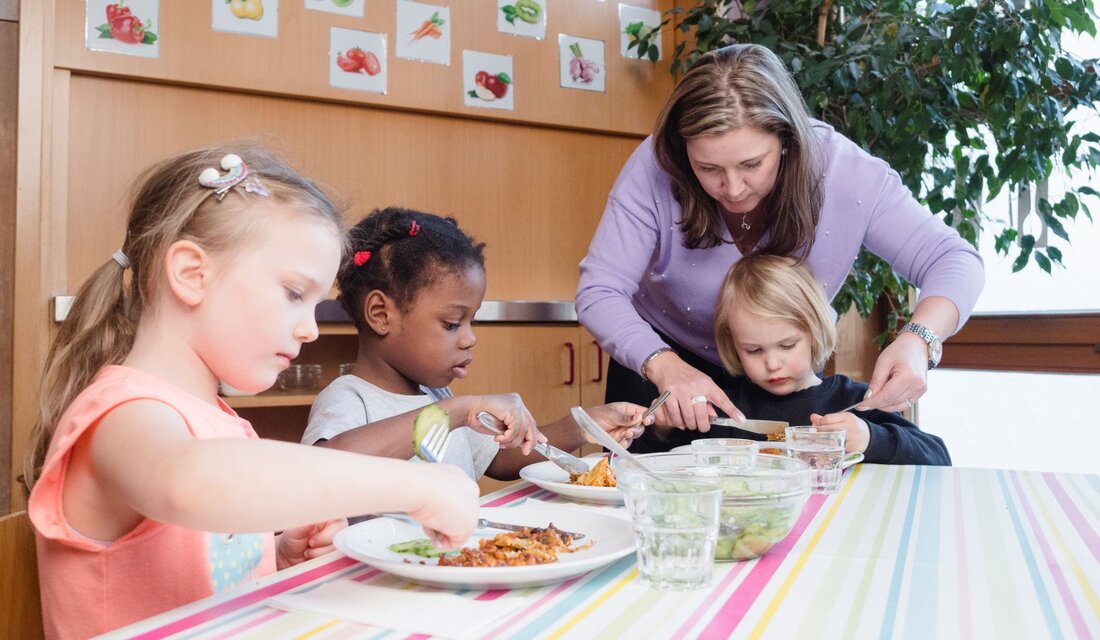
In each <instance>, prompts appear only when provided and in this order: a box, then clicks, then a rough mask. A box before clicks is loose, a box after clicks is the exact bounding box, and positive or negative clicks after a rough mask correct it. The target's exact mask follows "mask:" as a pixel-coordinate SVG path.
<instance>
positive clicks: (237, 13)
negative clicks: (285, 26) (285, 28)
mask: <svg viewBox="0 0 1100 640" xmlns="http://www.w3.org/2000/svg"><path fill="white" fill-rule="evenodd" d="M210 3H211V14H212V17H211V26H212V27H213V28H214V30H215V31H226V32H228V33H243V34H246V35H250V36H264V37H267V38H274V37H276V36H278V35H279V0H210Z"/></svg>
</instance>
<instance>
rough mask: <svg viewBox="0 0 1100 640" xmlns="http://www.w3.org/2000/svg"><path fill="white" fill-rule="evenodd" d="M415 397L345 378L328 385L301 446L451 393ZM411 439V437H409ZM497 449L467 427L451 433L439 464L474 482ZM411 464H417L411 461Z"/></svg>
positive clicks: (425, 389) (435, 391) (440, 391)
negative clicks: (462, 473) (453, 469)
mask: <svg viewBox="0 0 1100 640" xmlns="http://www.w3.org/2000/svg"><path fill="white" fill-rule="evenodd" d="M420 390H421V391H422V392H423V393H422V394H418V395H404V394H400V393H392V392H390V391H386V390H385V389H382V388H379V387H377V386H375V385H373V384H371V383H369V382H367V381H366V380H363V379H362V378H360V377H358V376H353V375H346V376H340V377H339V378H337V379H335V380H333V381H332V383H331V384H329V385H328V386H327V387H325V388H324V389H323V390H322V391H321V393H319V394H318V395H317V399H316V400H315V401H314V402H313V408H312V409H310V411H309V424H308V425H307V426H306V430H305V433H303V434H302V443H303V444H316V443H317V441H318V440H331V439H332V438H335V437H336V436H338V435H340V434H341V433H343V432H345V431H350V430H351V429H355V428H356V427H360V426H363V425H368V428H369V423H371V422H375V421H378V420H384V419H386V418H392V417H393V416H396V415H400V414H402V413H407V412H409V411H414V410H416V409H420V408H421V407H425V406H427V405H429V404H431V403H433V402H436V401H437V400H442V399H444V398H450V397H451V396H452V394H451V390H450V389H448V388H446V387H444V388H442V389H432V388H429V387H420ZM409 437H410V438H411V437H412V434H411V433H410V434H409ZM497 451H499V447H498V445H497V443H496V441H494V440H493V436H490V435H487V434H484V433H478V432H477V431H474V430H473V429H470V428H469V427H459V428H458V429H454V430H452V431H451V439H450V444H449V445H447V451H446V453H445V454H444V456H443V462H446V463H448V464H453V465H455V466H457V467H460V468H461V469H462V470H463V471H465V472H466V474H467V475H469V476H470V477H471V478H472V479H474V480H477V479H478V478H480V477H481V476H482V475H483V474H484V473H485V470H486V469H488V468H489V464H490V463H492V461H493V458H495V457H496V455H497ZM412 460H414V461H421V462H423V461H422V460H420V459H419V458H416V457H413V458H412Z"/></svg>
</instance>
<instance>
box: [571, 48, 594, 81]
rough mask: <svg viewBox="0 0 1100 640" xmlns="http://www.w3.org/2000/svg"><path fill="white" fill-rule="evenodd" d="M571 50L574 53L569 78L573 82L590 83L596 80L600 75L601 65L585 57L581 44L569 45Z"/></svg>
mask: <svg viewBox="0 0 1100 640" xmlns="http://www.w3.org/2000/svg"><path fill="white" fill-rule="evenodd" d="M569 50H570V51H572V52H573V59H572V60H570V61H569V77H570V78H572V79H573V82H584V83H590V82H592V81H593V80H595V79H596V76H598V75H599V74H600V64H599V63H598V62H596V61H595V60H589V59H588V58H586V57H584V53H582V52H581V45H580V43H579V42H574V43H573V44H571V45H569Z"/></svg>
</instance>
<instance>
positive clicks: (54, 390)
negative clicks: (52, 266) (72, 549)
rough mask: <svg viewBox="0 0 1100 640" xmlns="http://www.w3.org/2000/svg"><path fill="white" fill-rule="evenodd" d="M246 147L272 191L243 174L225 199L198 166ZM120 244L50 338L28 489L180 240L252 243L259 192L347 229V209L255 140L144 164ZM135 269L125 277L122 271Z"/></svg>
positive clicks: (130, 335) (128, 342) (214, 247)
mask: <svg viewBox="0 0 1100 640" xmlns="http://www.w3.org/2000/svg"><path fill="white" fill-rule="evenodd" d="M230 153H233V154H236V155H238V156H240V157H241V159H242V160H243V161H244V163H245V164H246V165H247V167H248V173H249V175H250V176H255V177H256V178H258V179H259V180H260V182H261V184H262V185H263V187H265V188H266V190H267V192H269V195H266V196H261V195H259V194H258V193H253V192H249V191H246V190H245V183H243V182H242V183H240V184H239V185H237V186H234V187H233V188H231V189H230V190H229V191H228V193H226V194H225V198H224V199H221V200H219V199H218V198H217V197H216V196H215V192H214V190H213V189H211V188H208V187H204V186H202V185H200V184H199V174H201V173H202V172H203V170H204V169H207V168H209V167H218V166H220V163H221V160H222V158H223V157H225V156H226V155H227V154H230ZM137 184H139V185H140V186H139V187H138V189H137V192H136V194H135V196H134V198H133V203H132V205H131V207H130V215H129V219H128V221H127V225H126V239H125V241H124V242H123V244H122V252H123V253H124V254H125V257H126V261H128V262H129V268H128V269H127V268H125V267H123V266H122V264H121V263H119V262H118V261H116V260H115V259H113V258H109V259H107V261H106V262H104V263H103V265H102V266H100V267H99V268H98V269H96V270H95V271H94V272H93V273H92V275H91V276H90V277H89V278H88V280H87V281H85V282H84V284H83V286H82V287H81V288H80V291H79V292H78V293H77V296H76V302H75V303H74V304H73V306H72V308H71V309H70V311H69V314H68V317H67V318H66V319H65V322H64V323H63V324H62V325H61V328H60V329H59V330H58V332H57V336H56V338H55V339H54V342H53V346H52V347H51V348H50V353H49V356H48V357H47V359H46V366H45V369H44V371H43V374H42V385H41V389H40V401H39V414H38V423H37V424H36V425H35V427H34V431H33V432H32V434H31V436H32V437H31V446H30V449H29V451H28V452H27V456H26V459H25V461H24V468H23V471H24V473H23V482H24V484H25V485H26V488H27V490H28V491H29V490H30V488H31V487H32V486H33V485H34V483H35V481H36V480H37V478H38V475H39V473H40V472H41V465H42V462H43V461H44V459H45V456H46V451H47V449H48V447H49V442H50V438H51V437H52V435H53V432H54V429H55V428H56V427H57V423H58V420H60V418H61V415H62V414H63V413H64V411H65V409H66V408H67V407H68V406H69V404H70V403H72V401H73V400H74V399H75V398H76V396H77V395H78V394H79V393H80V392H81V391H82V390H83V389H84V388H85V387H87V386H88V385H89V384H90V383H91V381H92V379H93V378H94V377H95V375H96V374H97V373H98V372H99V370H100V369H101V368H102V367H104V366H106V365H109V364H118V363H119V362H122V360H123V359H124V358H125V357H126V355H127V354H128V353H129V352H130V349H131V348H132V347H133V342H134V332H135V330H136V328H137V325H138V321H139V319H140V318H141V314H142V312H143V311H144V310H145V308H146V307H147V305H149V304H150V302H151V301H152V300H153V299H154V297H155V293H156V291H157V288H158V285H159V279H160V269H159V266H160V264H161V263H162V262H163V260H164V256H165V254H166V252H167V250H168V248H169V246H171V245H172V244H173V243H174V242H177V241H180V240H190V241H192V242H194V243H195V244H197V245H199V246H200V247H202V248H203V249H204V250H206V251H208V252H210V253H215V254H217V253H222V254H226V253H230V252H233V251H236V250H239V249H240V247H241V246H242V245H246V244H247V241H248V237H249V235H250V234H251V233H254V232H255V231H256V228H257V223H258V222H259V219H258V218H257V216H255V215H248V214H247V212H248V211H249V209H250V208H251V207H252V205H255V204H257V203H260V202H271V203H273V204H278V205H281V206H285V207H289V208H290V209H291V210H293V211H296V212H299V213H301V214H302V215H313V216H317V217H319V218H321V219H322V220H325V221H328V222H330V223H331V224H332V226H333V231H334V233H336V234H337V235H339V236H341V237H343V220H342V212H341V210H340V209H339V208H338V207H337V206H336V205H335V204H333V202H332V201H331V200H330V199H329V198H328V197H327V196H326V195H325V193H324V192H323V191H322V190H321V189H320V188H319V187H318V186H317V185H315V184H314V183H313V182H311V181H310V180H308V179H306V178H304V177H302V176H301V175H299V174H298V173H296V172H295V171H294V170H293V169H291V168H290V166H289V165H287V164H286V163H285V162H283V161H282V160H281V159H279V158H278V157H277V156H275V155H274V154H273V153H271V152H270V151H267V150H266V149H263V148H262V147H259V146H257V145H255V144H251V143H235V144H231V145H224V146H215V147H208V148H205V149H198V150H195V151H190V152H186V153H183V154H180V155H178V156H176V157H174V158H170V159H168V160H165V161H163V162H161V163H159V164H157V165H155V166H153V167H151V168H149V169H148V170H146V172H145V173H143V174H142V176H141V177H140V178H139V180H138V183H137ZM127 271H130V275H129V277H127V274H126V272H127Z"/></svg>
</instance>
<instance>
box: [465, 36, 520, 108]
mask: <svg viewBox="0 0 1100 640" xmlns="http://www.w3.org/2000/svg"><path fill="white" fill-rule="evenodd" d="M513 77H514V76H513V75H512V56H501V55H497V54H495V53H482V52H480V51H469V50H463V52H462V92H463V94H462V99H463V100H464V103H465V105H466V106H467V107H481V108H483V109H507V110H508V111H513V110H515V87H514V86H513V80H512V78H513Z"/></svg>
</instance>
